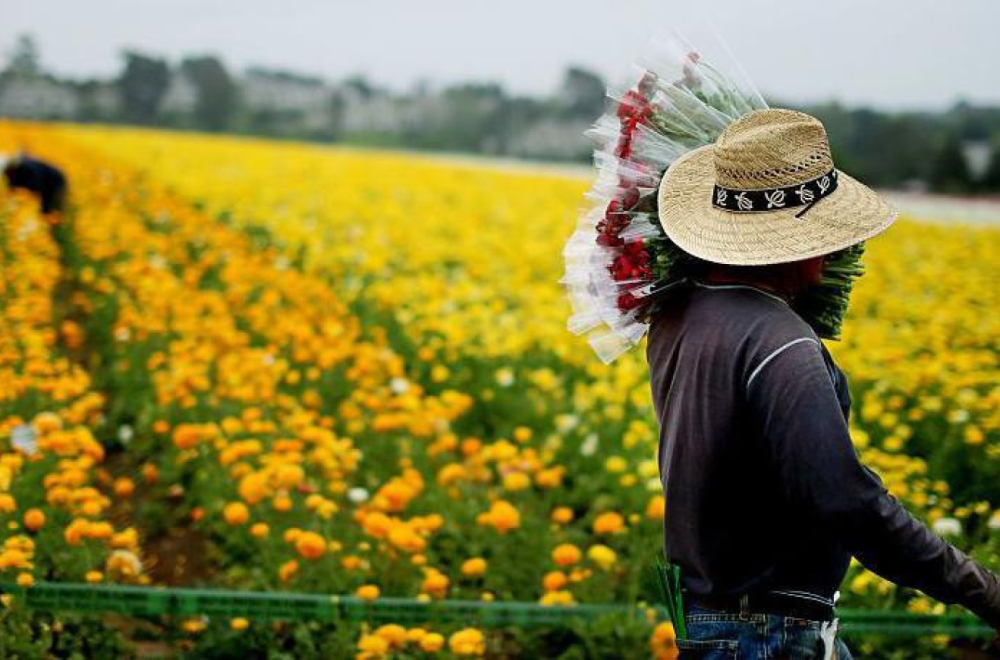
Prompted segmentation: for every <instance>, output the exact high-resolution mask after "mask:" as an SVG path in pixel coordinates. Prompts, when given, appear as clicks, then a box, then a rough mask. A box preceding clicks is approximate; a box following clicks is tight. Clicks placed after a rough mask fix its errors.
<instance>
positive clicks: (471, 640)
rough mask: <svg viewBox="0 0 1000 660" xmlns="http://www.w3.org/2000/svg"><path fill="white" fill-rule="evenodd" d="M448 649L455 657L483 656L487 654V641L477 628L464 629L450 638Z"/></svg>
mask: <svg viewBox="0 0 1000 660" xmlns="http://www.w3.org/2000/svg"><path fill="white" fill-rule="evenodd" d="M448 648H449V649H451V652H452V653H454V654H455V655H483V654H484V653H485V652H486V639H485V638H484V637H483V633H482V632H480V631H479V630H477V629H475V628H462V629H461V630H459V631H457V632H455V633H452V635H451V637H449V638H448Z"/></svg>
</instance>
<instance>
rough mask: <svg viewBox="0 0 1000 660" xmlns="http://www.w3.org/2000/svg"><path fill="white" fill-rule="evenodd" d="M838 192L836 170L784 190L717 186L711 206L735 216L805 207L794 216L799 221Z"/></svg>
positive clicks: (786, 187)
mask: <svg viewBox="0 0 1000 660" xmlns="http://www.w3.org/2000/svg"><path fill="white" fill-rule="evenodd" d="M836 189H837V169H836V168H834V169H832V170H830V171H829V172H827V173H826V174H823V175H821V176H818V177H816V178H815V179H811V180H809V181H806V182H805V183H796V184H795V185H792V186H785V187H783V188H762V189H757V190H739V189H737V188H723V187H722V186H718V185H717V186H715V189H714V190H713V192H712V205H713V206H714V207H715V208H718V209H723V210H725V211H734V212H736V213H767V212H769V211H777V210H779V209H787V208H795V207H798V206H804V207H805V208H804V209H802V210H801V211H799V212H798V213H796V214H795V217H796V218H801V217H802V215H803V214H804V213H805V212H806V211H808V210H809V209H810V208H812V205H813V204H815V203H816V202H818V201H819V200H821V199H823V198H824V197H826V196H827V195H829V194H830V193H832V192H833V191H834V190H836Z"/></svg>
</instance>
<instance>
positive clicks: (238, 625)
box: [229, 617, 250, 630]
mask: <svg viewBox="0 0 1000 660" xmlns="http://www.w3.org/2000/svg"><path fill="white" fill-rule="evenodd" d="M229 627H230V628H232V629H233V630H246V629H247V628H249V627H250V622H249V621H247V620H246V619H244V618H243V617H236V618H235V619H232V620H231V621H230V622H229Z"/></svg>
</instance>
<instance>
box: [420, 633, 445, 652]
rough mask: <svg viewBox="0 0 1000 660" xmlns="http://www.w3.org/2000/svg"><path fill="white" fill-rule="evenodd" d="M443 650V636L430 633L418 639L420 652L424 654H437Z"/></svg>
mask: <svg viewBox="0 0 1000 660" xmlns="http://www.w3.org/2000/svg"><path fill="white" fill-rule="evenodd" d="M442 648H444V636H442V635H440V634H438V633H435V632H432V633H427V634H426V635H424V636H423V637H422V638H421V639H420V650H421V651H423V652H424V653H437V652H438V651H440V650H441V649H442Z"/></svg>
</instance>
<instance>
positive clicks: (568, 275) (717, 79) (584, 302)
mask: <svg viewBox="0 0 1000 660" xmlns="http://www.w3.org/2000/svg"><path fill="white" fill-rule="evenodd" d="M648 51H649V54H648V55H647V56H645V57H644V59H643V63H642V64H641V65H640V66H639V67H638V68H639V71H638V75H637V76H635V77H634V78H633V81H634V82H633V84H630V85H627V86H626V87H625V88H624V89H621V90H615V89H611V90H609V92H608V96H609V98H610V99H611V101H612V102H611V103H609V109H608V110H607V111H606V112H605V113H604V114H603V115H602V116H601V117H600V118H599V119H598V121H597V122H596V123H595V124H594V126H593V128H592V129H591V130H590V131H588V135H590V136H591V137H592V138H594V139H595V140H596V141H597V142H598V144H599V147H598V148H597V149H596V150H595V151H594V164H595V165H596V167H597V177H596V179H595V181H594V183H593V185H592V187H591V189H590V190H589V191H588V193H587V198H588V200H589V201H590V204H589V205H588V206H587V208H585V210H584V212H583V214H582V215H581V219H580V222H579V225H578V228H577V230H576V231H575V232H574V233H573V235H572V236H571V237H570V239H569V240H568V241H567V243H566V246H565V248H564V251H563V254H564V257H565V262H566V272H565V275H564V276H563V278H562V279H561V280H560V282H561V283H562V284H564V285H565V286H566V288H567V290H568V293H569V298H570V302H571V304H572V307H573V314H572V316H571V317H570V319H569V322H568V327H569V329H570V330H571V331H572V332H574V333H576V334H582V335H586V336H587V338H588V341H589V342H590V344H591V346H592V347H593V348H594V350H595V351H596V353H597V354H598V356H599V357H600V358H601V359H602V360H603V361H605V362H611V361H612V360H614V359H615V358H616V357H618V356H619V355H621V354H622V353H623V352H625V351H626V350H628V349H629V348H631V347H632V346H634V345H636V344H637V343H638V342H639V340H641V339H642V337H643V336H644V335H645V333H646V331H647V330H648V327H649V318H650V317H651V316H652V314H653V313H654V312H655V311H656V309H657V306H658V303H659V302H660V301H662V300H663V299H664V296H665V294H666V293H667V292H668V291H670V290H672V289H674V288H676V287H678V286H680V285H683V284H685V283H686V282H688V281H689V278H690V277H691V276H692V274H693V273H694V272H695V271H696V270H697V267H698V265H699V263H701V262H700V261H699V260H698V259H696V258H695V257H693V256H691V255H689V254H687V253H686V252H684V251H683V250H681V249H680V248H679V247H677V246H676V245H675V244H674V243H673V242H672V241H671V240H670V239H669V238H668V237H667V235H666V234H665V233H664V231H663V228H662V227H661V226H660V223H659V220H658V216H657V208H656V203H657V202H656V192H657V187H658V185H659V182H660V178H661V177H662V176H663V173H664V172H665V171H666V170H667V168H668V167H669V166H670V164H671V163H673V162H674V161H675V160H677V158H679V157H680V156H682V155H683V154H685V153H687V152H688V151H690V150H692V149H695V148H698V147H701V146H704V145H707V144H710V143H713V142H715V140H716V138H717V137H718V136H719V134H720V133H722V131H723V130H724V129H725V128H726V126H728V125H729V124H730V123H732V122H733V121H735V120H736V119H738V118H739V117H741V116H742V115H744V114H746V113H748V112H751V111H753V110H757V109H761V108H765V107H767V105H766V103H765V102H764V100H763V99H762V98H761V96H760V94H759V93H757V92H756V90H754V89H753V87H752V85H750V84H748V83H746V82H743V83H738V82H737V79H738V77H737V76H727V75H724V74H723V73H722V72H721V71H720V70H719V69H717V68H716V67H714V66H712V65H711V64H709V63H708V62H707V61H706V59H705V58H704V57H702V56H701V55H700V54H699V52H698V51H696V50H694V49H693V48H691V47H690V46H688V45H687V44H685V43H684V42H683V41H682V40H681V39H680V38H679V37H674V38H672V39H670V40H668V41H662V42H653V43H652V44H651V47H650V48H649V49H648ZM860 253H861V249H860V247H859V248H856V249H848V250H844V251H842V252H841V253H838V254H837V255H832V256H831V257H830V258H829V259H828V269H827V270H826V271H825V272H824V281H823V284H822V285H821V286H819V287H817V288H816V290H814V291H810V292H809V294H808V295H806V296H803V297H802V300H801V304H798V303H799V302H800V301H797V302H796V307H797V310H798V311H799V312H800V313H801V314H803V316H804V317H805V318H806V320H807V321H808V322H810V323H811V324H812V325H813V327H814V328H815V329H816V331H817V332H818V333H819V334H820V335H821V336H825V337H836V335H837V334H838V333H839V326H840V319H841V318H842V316H843V312H844V310H845V309H846V306H847V295H848V294H849V292H850V283H851V280H852V279H853V277H856V276H857V274H859V273H860V265H859V264H858V261H857V257H858V256H859V255H860Z"/></svg>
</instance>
